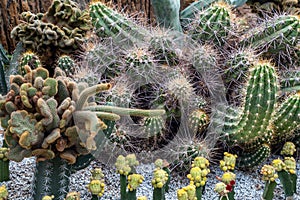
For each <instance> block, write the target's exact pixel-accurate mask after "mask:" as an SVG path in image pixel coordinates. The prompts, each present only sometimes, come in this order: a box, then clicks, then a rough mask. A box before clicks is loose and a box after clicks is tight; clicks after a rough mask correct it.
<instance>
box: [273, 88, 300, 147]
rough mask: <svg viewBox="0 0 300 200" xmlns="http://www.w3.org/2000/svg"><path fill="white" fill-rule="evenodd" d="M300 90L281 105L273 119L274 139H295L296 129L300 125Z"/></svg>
mask: <svg viewBox="0 0 300 200" xmlns="http://www.w3.org/2000/svg"><path fill="white" fill-rule="evenodd" d="M299 108H300V92H298V93H296V94H294V95H291V96H289V97H288V98H287V99H286V100H285V101H284V102H283V103H282V104H281V105H280V107H279V109H278V110H277V112H276V115H275V116H274V119H273V124H274V140H275V141H276V142H278V141H286V140H290V139H293V137H294V134H293V133H294V131H295V130H296V129H297V128H299V127H300V124H299V119H300V109H299Z"/></svg>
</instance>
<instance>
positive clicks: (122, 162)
mask: <svg viewBox="0 0 300 200" xmlns="http://www.w3.org/2000/svg"><path fill="white" fill-rule="evenodd" d="M115 165H116V168H117V173H118V174H120V188H121V190H120V194H121V199H122V200H123V199H128V200H131V199H136V190H137V188H138V186H139V185H140V184H141V183H142V182H143V180H144V177H143V176H142V175H140V174H136V173H135V171H136V170H135V166H137V165H139V162H138V161H137V159H136V156H135V155H134V154H129V155H127V156H126V157H124V156H122V155H120V156H118V158H117V161H116V163H115Z"/></svg>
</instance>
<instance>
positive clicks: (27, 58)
mask: <svg viewBox="0 0 300 200" xmlns="http://www.w3.org/2000/svg"><path fill="white" fill-rule="evenodd" d="M25 65H29V67H30V68H31V69H36V68H38V67H41V66H42V64H41V61H40V59H39V57H38V56H37V55H36V54H34V53H33V52H31V51H27V52H25V53H24V54H22V56H21V58H20V62H19V70H18V71H19V73H20V74H21V75H25V74H26V71H25V68H24V67H25Z"/></svg>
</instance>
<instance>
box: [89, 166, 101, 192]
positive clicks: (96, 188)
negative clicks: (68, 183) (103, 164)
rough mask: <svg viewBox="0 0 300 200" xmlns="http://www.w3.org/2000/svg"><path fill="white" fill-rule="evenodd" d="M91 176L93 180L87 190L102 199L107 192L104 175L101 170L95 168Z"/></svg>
mask: <svg viewBox="0 0 300 200" xmlns="http://www.w3.org/2000/svg"><path fill="white" fill-rule="evenodd" d="M91 174H92V176H91V180H90V183H89V184H88V185H87V188H88V190H89V191H90V192H91V193H92V195H93V196H96V197H102V196H103V194H104V190H105V184H104V174H103V173H102V170H101V169H100V168H95V169H94V170H92V171H91Z"/></svg>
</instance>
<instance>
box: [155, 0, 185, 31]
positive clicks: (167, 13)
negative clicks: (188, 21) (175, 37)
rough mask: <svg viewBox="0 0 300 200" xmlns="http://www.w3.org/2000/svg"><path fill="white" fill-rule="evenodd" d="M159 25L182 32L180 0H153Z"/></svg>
mask: <svg viewBox="0 0 300 200" xmlns="http://www.w3.org/2000/svg"><path fill="white" fill-rule="evenodd" d="M151 4H152V6H153V10H154V14H155V17H156V21H157V22H158V25H159V26H161V27H164V28H167V29H171V30H174V31H180V32H182V28H181V24H180V20H179V10H180V0H151Z"/></svg>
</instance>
